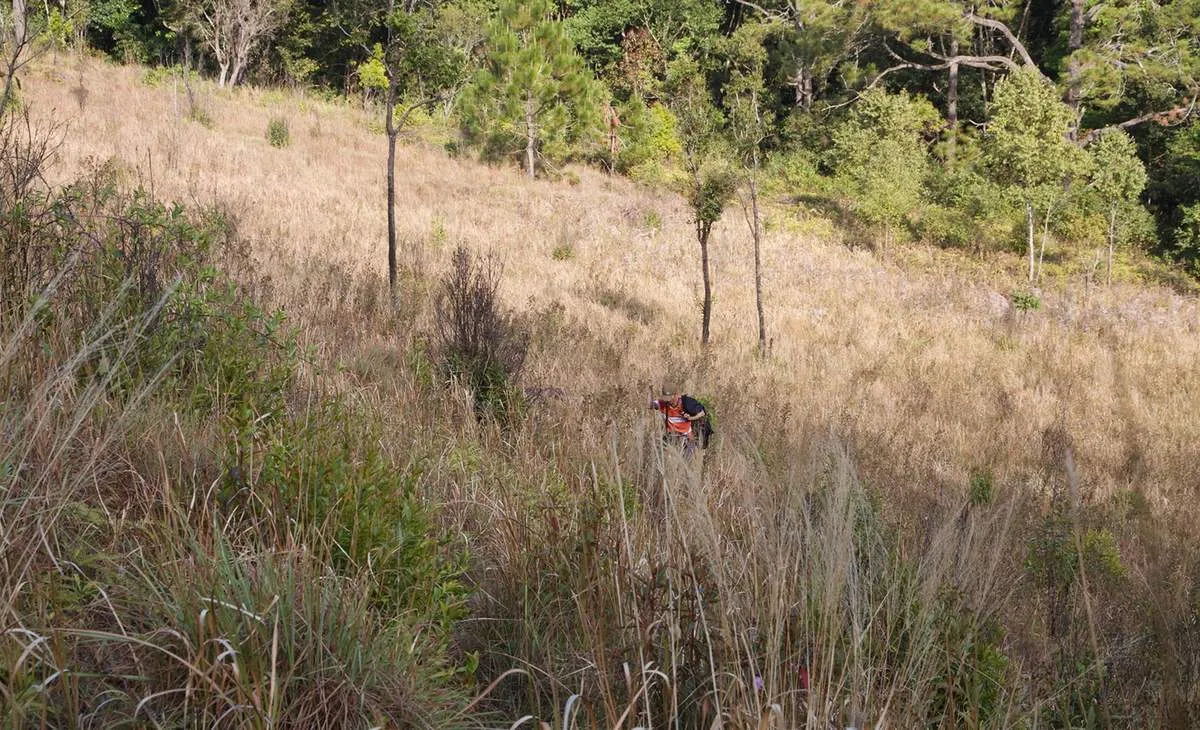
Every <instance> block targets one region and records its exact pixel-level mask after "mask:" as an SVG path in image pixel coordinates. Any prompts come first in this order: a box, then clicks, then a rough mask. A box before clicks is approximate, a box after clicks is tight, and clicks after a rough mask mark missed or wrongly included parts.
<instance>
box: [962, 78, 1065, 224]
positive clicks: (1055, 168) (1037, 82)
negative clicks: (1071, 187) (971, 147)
mask: <svg viewBox="0 0 1200 730" xmlns="http://www.w3.org/2000/svg"><path fill="white" fill-rule="evenodd" d="M1071 121H1072V119H1071V111H1070V109H1068V108H1067V106H1066V105H1065V104H1063V103H1062V102H1061V101H1060V100H1059V95H1058V90H1057V89H1055V88H1054V86H1053V85H1052V84H1051V83H1050V82H1049V81H1047V80H1046V79H1045V77H1043V76H1041V75H1040V74H1038V73H1037V72H1035V71H1031V70H1021V71H1015V72H1013V73H1011V74H1009V75H1008V76H1006V77H1004V78H1003V79H1002V80H1001V81H1000V82H999V83H998V84H996V91H995V95H994V98H993V101H992V108H991V118H990V120H989V121H988V127H987V138H986V145H985V147H984V164H985V166H986V168H987V170H988V171H989V173H990V174H991V176H992V178H993V179H994V180H995V181H996V182H997V183H999V184H1000V185H1002V186H1004V187H1007V188H1009V189H1010V190H1012V191H1013V194H1014V195H1015V196H1016V198H1017V199H1018V200H1020V201H1021V202H1022V203H1028V204H1030V205H1033V206H1034V207H1035V208H1039V209H1042V210H1045V209H1046V208H1048V207H1050V206H1051V205H1052V204H1053V201H1054V200H1055V199H1057V198H1058V197H1059V195H1060V194H1061V191H1062V187H1063V180H1065V179H1067V177H1068V176H1070V175H1072V174H1074V173H1077V172H1079V171H1080V170H1081V169H1082V168H1083V167H1084V164H1083V159H1082V158H1083V153H1082V151H1081V150H1080V149H1079V148H1078V147H1076V146H1075V145H1074V144H1072V143H1071V142H1070V141H1069V140H1068V138H1067V134H1068V132H1069V131H1070V129H1071Z"/></svg>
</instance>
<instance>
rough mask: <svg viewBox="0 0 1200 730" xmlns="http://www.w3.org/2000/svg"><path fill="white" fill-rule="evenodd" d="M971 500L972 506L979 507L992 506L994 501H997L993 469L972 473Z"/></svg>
mask: <svg viewBox="0 0 1200 730" xmlns="http://www.w3.org/2000/svg"><path fill="white" fill-rule="evenodd" d="M970 499H971V504H973V505H975V506H977V507H979V506H982V505H985V504H991V503H992V500H993V499H995V489H994V487H993V486H992V470H991V469H980V470H978V471H973V472H971V481H970Z"/></svg>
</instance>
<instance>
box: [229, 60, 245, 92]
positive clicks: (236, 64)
mask: <svg viewBox="0 0 1200 730" xmlns="http://www.w3.org/2000/svg"><path fill="white" fill-rule="evenodd" d="M245 73H246V60H245V58H243V57H241V56H238V57H236V58H234V60H233V70H232V71H231V72H230V74H229V86H230V87H234V86H237V85H238V84H240V83H241V82H242V76H243V75H245Z"/></svg>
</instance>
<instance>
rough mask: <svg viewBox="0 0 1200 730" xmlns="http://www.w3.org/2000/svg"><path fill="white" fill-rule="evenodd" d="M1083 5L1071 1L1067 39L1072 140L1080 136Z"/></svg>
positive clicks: (1075, 0) (1078, 0) (1068, 103)
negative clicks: (1078, 53)
mask: <svg viewBox="0 0 1200 730" xmlns="http://www.w3.org/2000/svg"><path fill="white" fill-rule="evenodd" d="M1083 3H1084V0H1071V27H1070V32H1069V34H1068V37H1067V49H1068V53H1070V54H1071V60H1070V61H1068V62H1067V106H1069V107H1070V108H1071V114H1072V120H1071V139H1075V138H1076V137H1077V136H1079V89H1080V86H1082V79H1081V78H1080V76H1081V71H1080V68H1079V61H1078V59H1077V58H1076V55H1075V54H1076V52H1077V51H1078V50H1079V49H1081V48H1083V23H1084V14H1083Z"/></svg>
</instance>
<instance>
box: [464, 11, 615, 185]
mask: <svg viewBox="0 0 1200 730" xmlns="http://www.w3.org/2000/svg"><path fill="white" fill-rule="evenodd" d="M553 13H554V5H553V3H552V2H550V0H531V1H529V2H523V1H522V0H505V1H504V2H503V3H502V4H501V6H500V9H499V12H498V13H497V15H496V17H495V18H494V19H493V20H492V21H491V22H490V23H489V25H488V31H487V41H486V43H485V47H486V58H485V60H484V63H483V67H482V68H480V69H479V71H478V72H477V73H476V75H475V78H474V79H472V81H471V83H470V84H469V85H468V86H467V88H466V89H465V90H464V91H463V95H462V98H461V100H460V104H459V111H460V113H461V115H462V124H463V130H464V132H465V135H466V137H467V139H468V140H469V141H471V142H474V143H476V144H479V145H480V146H481V147H482V148H483V151H484V154H485V155H486V156H491V157H503V156H507V155H519V156H520V158H521V160H522V167H523V169H524V170H525V173H526V174H527V175H528V176H529V177H534V176H536V174H537V171H538V170H539V169H540V168H543V167H544V166H545V161H546V159H547V158H554V157H560V156H565V155H566V153H567V151H568V150H569V149H570V147H571V146H572V145H573V144H575V143H577V142H579V141H580V140H582V139H585V138H586V137H587V136H588V135H589V134H590V133H591V132H593V131H595V130H597V129H598V128H599V125H600V110H601V100H602V96H603V94H602V89H601V87H600V85H599V84H598V83H597V82H596V80H595V78H594V77H593V76H592V74H591V72H590V71H588V69H587V67H586V66H585V65H584V63H583V60H582V59H581V58H580V57H579V55H578V54H577V53H576V52H575V49H574V47H573V45H572V43H571V40H570V38H568V36H567V33H566V30H565V28H564V27H563V24H562V22H561V21H559V20H557V19H555V17H554V14H553Z"/></svg>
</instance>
